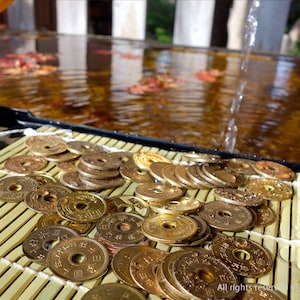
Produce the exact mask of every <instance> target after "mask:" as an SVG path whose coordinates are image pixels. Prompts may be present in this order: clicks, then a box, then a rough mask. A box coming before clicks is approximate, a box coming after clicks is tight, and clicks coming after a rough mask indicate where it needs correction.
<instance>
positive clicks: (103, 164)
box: [80, 153, 122, 171]
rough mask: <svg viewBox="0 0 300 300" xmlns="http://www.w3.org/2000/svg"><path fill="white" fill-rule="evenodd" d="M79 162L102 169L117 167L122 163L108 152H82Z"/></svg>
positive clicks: (92, 167) (114, 168)
mask: <svg viewBox="0 0 300 300" xmlns="http://www.w3.org/2000/svg"><path fill="white" fill-rule="evenodd" d="M80 162H81V163H82V164H84V165H86V166H87V167H88V168H91V169H96V170H102V171H106V170H116V169H119V167H120V166H121V164H122V161H121V160H120V159H118V157H116V156H114V155H111V154H110V153H95V154H84V155H82V156H81V158H80Z"/></svg>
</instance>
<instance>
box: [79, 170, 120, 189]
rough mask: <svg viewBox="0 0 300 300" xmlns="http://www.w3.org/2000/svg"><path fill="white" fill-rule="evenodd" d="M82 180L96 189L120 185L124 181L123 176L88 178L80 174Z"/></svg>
mask: <svg viewBox="0 0 300 300" xmlns="http://www.w3.org/2000/svg"><path fill="white" fill-rule="evenodd" d="M79 178H80V180H81V181H82V182H83V183H85V184H86V185H87V186H91V187H93V188H94V189H95V190H98V191H99V190H103V189H111V188H115V187H118V186H120V185H122V184H123V183H124V179H123V178H122V177H121V176H116V177H113V178H107V179H97V178H88V177H85V176H82V175H80V174H79Z"/></svg>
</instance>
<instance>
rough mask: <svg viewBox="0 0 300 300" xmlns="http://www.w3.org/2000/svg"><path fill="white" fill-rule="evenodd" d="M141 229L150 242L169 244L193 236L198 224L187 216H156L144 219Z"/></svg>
mask: <svg viewBox="0 0 300 300" xmlns="http://www.w3.org/2000/svg"><path fill="white" fill-rule="evenodd" d="M141 228H142V232H143V233H144V235H145V236H146V237H148V238H149V239H150V240H153V241H156V242H162V243H166V244H169V243H175V242H177V241H182V240H184V239H188V238H189V237H191V236H193V235H194V234H195V233H196V231H197V228H198V224H197V222H196V221H195V220H194V219H192V218H191V217H189V216H184V215H170V214H158V215H153V216H148V217H147V218H145V220H144V222H143V223H142V227H141Z"/></svg>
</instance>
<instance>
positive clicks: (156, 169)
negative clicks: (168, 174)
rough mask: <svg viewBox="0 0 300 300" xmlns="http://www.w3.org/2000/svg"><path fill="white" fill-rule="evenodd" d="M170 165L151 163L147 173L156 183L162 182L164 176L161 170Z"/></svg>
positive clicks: (166, 163)
mask: <svg viewBox="0 0 300 300" xmlns="http://www.w3.org/2000/svg"><path fill="white" fill-rule="evenodd" d="M168 165H170V163H168V162H159V161H158V162H153V163H151V165H150V166H149V170H148V171H149V173H150V175H151V176H152V177H153V178H154V179H156V180H158V181H164V176H163V174H162V169H163V168H164V167H166V166H168Z"/></svg>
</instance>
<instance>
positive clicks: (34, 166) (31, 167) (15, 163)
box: [4, 155, 48, 174]
mask: <svg viewBox="0 0 300 300" xmlns="http://www.w3.org/2000/svg"><path fill="white" fill-rule="evenodd" d="M47 163H48V162H47V160H46V159H45V158H44V157H41V156H35V155H18V156H14V157H11V158H9V159H7V160H6V161H5V163H4V168H5V169H7V170H9V171H12V172H15V173H20V174H26V173H31V172H36V171H40V170H41V169H43V168H45V167H46V166H47Z"/></svg>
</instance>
